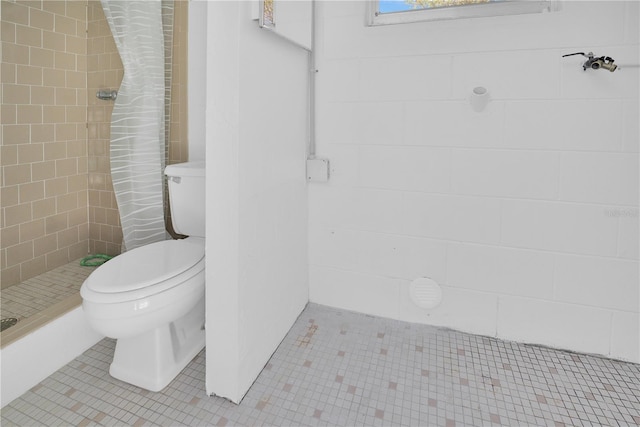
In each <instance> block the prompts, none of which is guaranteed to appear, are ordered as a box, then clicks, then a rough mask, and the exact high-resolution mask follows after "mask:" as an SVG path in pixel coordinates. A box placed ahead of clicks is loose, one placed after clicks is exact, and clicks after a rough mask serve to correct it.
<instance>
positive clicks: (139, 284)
mask: <svg viewBox="0 0 640 427" xmlns="http://www.w3.org/2000/svg"><path fill="white" fill-rule="evenodd" d="M165 174H166V175H167V177H168V180H169V199H170V205H171V215H172V220H173V225H174V228H175V230H176V231H177V232H179V233H181V234H186V235H188V236H189V237H188V238H186V239H182V240H165V241H162V242H157V243H152V244H149V245H146V246H142V247H139V248H136V249H133V250H131V251H128V252H125V253H123V254H122V255H119V256H117V257H115V258H113V259H112V260H110V261H109V262H107V263H105V264H103V265H101V266H100V267H98V268H97V269H96V270H95V271H94V272H93V273H91V275H90V276H89V277H88V278H87V280H85V282H84V283H83V284H82V288H81V289H80V295H81V296H82V307H83V309H84V313H85V315H86V317H87V319H88V321H89V324H90V325H91V326H92V327H93V328H94V329H95V330H96V331H98V332H100V333H102V334H104V335H106V336H108V337H111V338H116V339H117V342H116V349H115V353H114V356H113V362H112V363H111V367H110V369H109V373H110V374H111V375H112V376H113V377H115V378H118V379H120V380H122V381H126V382H128V383H130V384H133V385H136V386H138V387H142V388H144V389H147V390H151V391H159V390H162V389H163V388H164V387H165V386H167V385H168V384H169V383H170V382H171V380H173V379H174V378H175V377H176V375H178V373H179V372H180V371H181V370H182V369H183V368H184V367H185V366H186V365H187V363H189V362H190V361H191V359H193V358H194V357H195V356H196V355H197V354H198V353H199V352H200V350H202V349H203V348H204V343H205V334H204V287H205V286H204V282H205V280H204V278H205V272H204V265H205V259H204V242H205V241H204V236H205V234H204V231H205V226H204V224H205V205H204V195H205V192H204V189H205V183H204V182H205V176H204V164H203V163H196V162H192V163H181V164H176V165H170V166H167V168H166V169H165Z"/></svg>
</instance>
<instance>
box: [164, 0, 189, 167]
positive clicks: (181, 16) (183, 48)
mask: <svg viewBox="0 0 640 427" xmlns="http://www.w3.org/2000/svg"><path fill="white" fill-rule="evenodd" d="M188 6H189V2H188V1H186V0H179V1H176V2H175V4H174V18H173V69H172V81H171V130H170V136H169V139H170V143H169V162H168V163H169V164H173V163H181V162H186V161H187V160H189V150H188V144H187V25H188V21H187V17H188V12H189V11H188Z"/></svg>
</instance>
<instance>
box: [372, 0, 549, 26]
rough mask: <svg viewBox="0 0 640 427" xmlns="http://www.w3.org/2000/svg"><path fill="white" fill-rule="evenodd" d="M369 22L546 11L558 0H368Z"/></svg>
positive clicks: (380, 23)
mask: <svg viewBox="0 0 640 427" xmlns="http://www.w3.org/2000/svg"><path fill="white" fill-rule="evenodd" d="M369 1H370V3H369V10H370V13H369V14H370V16H369V24H370V25H387V24H401V23H406V22H419V21H435V20H443V19H463V18H480V17H488V16H500V15H518V14H524V13H540V12H550V11H552V10H557V9H558V0H369Z"/></svg>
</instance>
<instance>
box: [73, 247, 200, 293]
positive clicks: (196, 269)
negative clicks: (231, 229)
mask: <svg viewBox="0 0 640 427" xmlns="http://www.w3.org/2000/svg"><path fill="white" fill-rule="evenodd" d="M204 242H205V241H204V239H201V238H197V237H189V238H187V239H181V240H165V241H161V242H156V243H152V244H149V245H146V246H142V247H139V248H136V249H133V250H131V251H129V252H125V253H123V254H122V255H119V256H117V257H115V258H113V259H112V260H110V261H109V262H106V263H104V264H103V265H101V266H100V267H98V268H97V269H96V270H95V271H94V272H93V273H91V275H89V277H88V278H87V279H86V280H85V282H84V284H83V286H82V288H81V289H80V293H81V295H82V298H83V299H86V300H88V301H91V302H95V303H118V302H127V301H133V300H137V299H141V298H146V297H149V296H152V295H156V294H159V293H161V292H163V291H166V290H168V289H171V288H173V287H175V286H177V285H179V284H181V283H183V282H185V281H187V280H189V279H190V278H191V277H193V276H195V275H197V274H198V273H200V272H201V271H203V270H204Z"/></svg>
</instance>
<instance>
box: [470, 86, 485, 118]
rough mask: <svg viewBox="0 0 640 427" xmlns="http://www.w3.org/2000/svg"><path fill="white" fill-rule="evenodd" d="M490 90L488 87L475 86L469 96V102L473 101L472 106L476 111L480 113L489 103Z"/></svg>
mask: <svg viewBox="0 0 640 427" xmlns="http://www.w3.org/2000/svg"><path fill="white" fill-rule="evenodd" d="M489 99H490V96H489V91H488V90H487V88H486V87H483V86H477V87H474V88H473V90H472V91H471V96H470V97H469V102H470V103H471V108H473V111H475V112H476V113H479V112H481V111H483V110H484V109H485V107H486V106H487V104H488V103H489Z"/></svg>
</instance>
